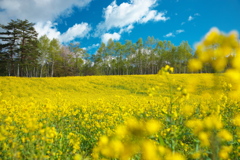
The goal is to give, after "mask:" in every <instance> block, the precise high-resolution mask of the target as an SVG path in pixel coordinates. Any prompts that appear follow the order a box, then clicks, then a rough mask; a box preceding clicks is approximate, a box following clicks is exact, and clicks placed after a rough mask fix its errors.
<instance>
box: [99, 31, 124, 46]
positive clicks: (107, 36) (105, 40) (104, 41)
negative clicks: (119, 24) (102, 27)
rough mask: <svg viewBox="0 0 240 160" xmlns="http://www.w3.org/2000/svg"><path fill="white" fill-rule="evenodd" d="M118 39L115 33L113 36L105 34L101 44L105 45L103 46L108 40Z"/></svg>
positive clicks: (118, 35) (118, 36)
mask: <svg viewBox="0 0 240 160" xmlns="http://www.w3.org/2000/svg"><path fill="white" fill-rule="evenodd" d="M120 37H121V35H120V34H118V33H116V32H114V33H113V34H111V33H105V34H103V35H102V42H103V43H105V44H107V42H108V40H109V39H112V40H119V39H120Z"/></svg>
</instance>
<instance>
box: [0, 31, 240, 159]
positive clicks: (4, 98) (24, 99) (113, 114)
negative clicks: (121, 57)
mask: <svg viewBox="0 0 240 160" xmlns="http://www.w3.org/2000/svg"><path fill="white" fill-rule="evenodd" d="M237 37H238V35H237V33H235V32H232V33H230V34H229V35H224V34H221V33H220V32H219V31H218V30H217V29H213V30H211V31H210V32H209V33H208V34H207V35H206V37H205V39H204V40H203V41H202V42H201V43H199V44H198V45H197V47H196V53H197V57H196V58H195V59H192V60H190V61H189V70H191V71H192V72H195V71H197V72H201V69H202V68H203V67H204V64H206V63H207V64H208V65H211V66H212V68H213V70H214V72H215V73H213V74H171V73H173V71H174V68H172V67H170V66H168V65H167V66H165V67H163V68H162V69H161V70H160V71H159V72H158V74H156V75H126V76H86V77H61V78H19V77H18V78H17V77H0V86H1V87H0V122H1V123H0V125H1V126H0V159H64V160H65V159H74V160H80V159H121V160H129V159H131V160H139V159H144V160H155V159H156V160H184V159H190V160H192V159H193V160H194V159H197V160H210V159H211V160H224V159H231V160H238V159H239V157H240V107H239V105H240V65H239V61H240V46H239V40H238V39H237Z"/></svg>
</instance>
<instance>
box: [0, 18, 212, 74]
mask: <svg viewBox="0 0 240 160" xmlns="http://www.w3.org/2000/svg"><path fill="white" fill-rule="evenodd" d="M0 28H2V30H3V31H2V32H0V62H1V63H0V76H17V77H61V76H84V75H133V74H140V75H142V74H156V73H157V72H158V71H159V70H160V69H161V68H162V67H164V66H165V65H170V66H171V67H173V68H174V73H189V72H190V71H188V69H187V68H188V67H187V64H188V60H189V59H191V58H193V57H195V52H194V50H193V49H192V48H191V47H190V45H189V44H188V42H187V41H182V43H181V44H180V45H179V46H175V45H174V44H173V43H171V41H166V40H159V39H157V38H155V37H150V36H149V37H148V38H147V39H146V40H143V39H142V38H139V39H138V40H137V42H132V41H131V40H125V43H121V42H118V41H117V42H115V41H113V40H112V39H109V41H108V42H107V44H105V43H101V44H100V45H99V48H98V49H97V51H96V53H94V54H89V53H88V51H87V50H86V49H84V48H82V47H81V45H80V43H77V42H75V43H70V44H68V45H62V44H61V43H60V41H59V40H58V39H49V38H48V37H47V36H46V35H44V36H41V37H38V33H37V32H36V30H35V29H34V23H31V22H29V21H28V20H20V19H18V20H11V22H9V23H8V24H7V25H0ZM200 72H204V73H209V72H212V68H211V67H210V65H209V66H208V65H205V66H204V67H203V69H202V70H201V71H200Z"/></svg>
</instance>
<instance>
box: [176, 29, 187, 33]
mask: <svg viewBox="0 0 240 160" xmlns="http://www.w3.org/2000/svg"><path fill="white" fill-rule="evenodd" d="M182 32H185V31H184V30H183V29H179V30H176V33H177V34H179V33H182Z"/></svg>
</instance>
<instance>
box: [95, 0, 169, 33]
mask: <svg viewBox="0 0 240 160" xmlns="http://www.w3.org/2000/svg"><path fill="white" fill-rule="evenodd" d="M156 5H157V0H131V1H130V2H129V3H125V2H124V3H121V4H120V5H117V4H116V0H114V1H113V2H112V3H111V4H110V5H109V6H108V7H107V8H105V9H104V16H103V17H104V19H105V21H104V22H101V23H100V24H99V25H98V26H97V32H96V36H98V35H100V34H102V33H104V32H106V31H109V30H110V29H113V28H115V29H120V32H119V33H120V34H121V33H122V32H123V31H127V32H131V29H132V28H133V24H135V23H147V22H148V21H166V20H168V19H169V18H168V17H165V14H166V12H158V11H156V10H152V8H153V7H155V6H156Z"/></svg>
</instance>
